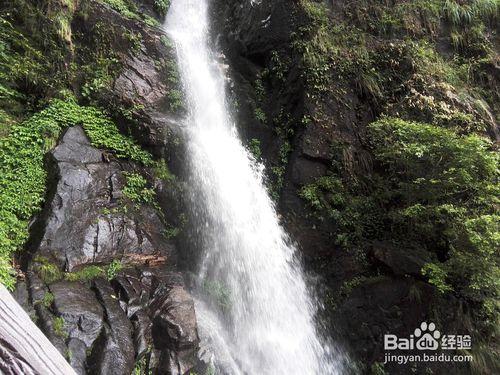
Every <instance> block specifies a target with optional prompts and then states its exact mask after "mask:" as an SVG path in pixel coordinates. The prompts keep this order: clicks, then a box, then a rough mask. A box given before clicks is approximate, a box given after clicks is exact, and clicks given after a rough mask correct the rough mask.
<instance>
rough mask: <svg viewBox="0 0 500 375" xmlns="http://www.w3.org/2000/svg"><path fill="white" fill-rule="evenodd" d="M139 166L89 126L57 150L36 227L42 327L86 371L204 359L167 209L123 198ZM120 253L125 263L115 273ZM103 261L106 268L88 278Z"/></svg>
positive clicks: (35, 277)
mask: <svg viewBox="0 0 500 375" xmlns="http://www.w3.org/2000/svg"><path fill="white" fill-rule="evenodd" d="M132 168H134V166H133V165H131V164H129V163H121V162H118V161H115V160H110V161H109V160H107V157H106V156H105V155H104V154H103V152H101V151H99V150H97V149H95V148H94V147H92V146H91V145H90V142H89V140H88V139H87V137H86V135H85V133H84V131H83V129H81V128H80V127H74V128H70V129H68V130H67V131H66V132H65V134H64V135H63V136H62V139H61V141H60V143H59V145H58V146H57V147H56V148H55V149H54V150H53V151H52V152H51V155H50V158H49V169H50V170H51V171H53V175H54V178H55V182H54V185H53V186H52V187H51V189H52V190H51V193H50V199H49V200H48V201H47V204H46V207H45V209H44V211H43V212H42V214H41V215H40V217H39V219H38V221H37V222H36V223H35V224H34V226H33V227H34V232H36V233H37V234H38V237H37V236H35V235H34V236H33V243H32V244H31V246H32V249H33V250H32V251H33V261H32V263H31V264H30V266H29V269H30V271H29V272H28V283H27V284H28V292H29V297H30V299H31V300H32V301H33V305H34V306H35V310H36V318H37V319H38V321H39V325H40V326H41V327H42V328H43V329H44V331H45V332H46V334H47V336H48V337H49V338H50V339H51V341H52V342H53V343H54V345H56V347H57V348H58V349H59V350H60V351H61V352H62V353H63V354H64V355H66V357H67V358H68V360H69V362H70V364H71V365H72V367H73V368H74V369H75V370H76V371H77V372H78V373H79V374H116V375H119V374H129V373H131V372H132V369H133V368H134V366H136V362H138V361H141V360H142V361H143V363H144V366H147V368H149V369H150V370H151V371H154V373H158V374H185V373H186V372H188V371H189V370H190V369H192V368H193V367H194V366H195V365H196V364H197V349H198V341H199V339H198V333H197V326H196V316H195V311H194V303H193V300H192V298H191V295H190V294H189V292H188V291H187V289H186V288H185V285H184V281H183V276H182V275H181V274H180V273H178V272H176V271H175V267H176V264H175V263H176V262H175V259H176V256H175V255H176V251H177V250H176V247H175V245H174V243H173V242H172V241H171V240H168V239H167V238H166V237H165V236H164V235H163V234H162V232H163V231H164V230H165V229H166V227H165V224H164V222H163V220H162V219H161V217H160V213H159V211H158V208H156V207H153V206H151V205H147V204H141V203H135V204H133V205H130V202H129V203H127V202H126V200H124V198H123V188H124V184H125V177H124V173H125V172H126V171H128V170H131V169H132ZM35 238H39V242H38V243H37V242H35ZM117 260H119V261H121V262H122V264H123V265H124V269H122V270H120V271H117V272H116V274H113V275H109V274H106V271H105V269H106V268H105V267H108V266H109V264H110V263H111V262H112V261H117ZM89 267H94V268H89ZM96 267H101V268H102V269H103V271H102V272H97V274H93V275H90V276H85V275H88V272H89V270H92V269H94V270H95V269H96ZM54 270H59V271H57V272H56V271H54ZM64 272H65V273H64ZM85 272H87V274H86V273H85ZM68 275H81V276H74V277H73V279H72V278H71V277H69V276H68ZM82 275H83V276H82ZM74 279H76V280H74ZM18 295H19V299H25V297H23V296H24V294H23V293H22V289H20V291H19V292H18ZM146 359H147V360H146ZM147 368H146V369H144V371H146V370H147Z"/></svg>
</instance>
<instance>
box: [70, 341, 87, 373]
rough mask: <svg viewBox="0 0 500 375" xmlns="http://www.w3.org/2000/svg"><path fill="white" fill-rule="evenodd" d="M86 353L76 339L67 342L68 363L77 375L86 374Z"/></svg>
mask: <svg viewBox="0 0 500 375" xmlns="http://www.w3.org/2000/svg"><path fill="white" fill-rule="evenodd" d="M87 351H88V348H87V346H86V345H85V343H84V342H83V341H81V340H79V339H77V338H70V339H69V340H68V354H69V355H68V357H69V358H68V362H69V364H70V365H71V367H73V369H74V370H75V371H76V373H77V374H78V375H84V374H86V367H85V366H86V361H87Z"/></svg>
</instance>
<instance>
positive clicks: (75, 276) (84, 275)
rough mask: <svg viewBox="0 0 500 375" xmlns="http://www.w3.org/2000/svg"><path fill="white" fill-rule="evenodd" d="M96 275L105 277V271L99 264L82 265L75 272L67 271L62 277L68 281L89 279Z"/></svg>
mask: <svg viewBox="0 0 500 375" xmlns="http://www.w3.org/2000/svg"><path fill="white" fill-rule="evenodd" d="M98 277H103V278H104V277H106V271H105V269H104V268H103V267H101V266H96V265H91V266H86V267H83V268H82V269H80V270H78V271H75V272H67V273H65V274H64V278H65V279H66V280H68V281H82V282H84V281H90V280H94V279H96V278H98Z"/></svg>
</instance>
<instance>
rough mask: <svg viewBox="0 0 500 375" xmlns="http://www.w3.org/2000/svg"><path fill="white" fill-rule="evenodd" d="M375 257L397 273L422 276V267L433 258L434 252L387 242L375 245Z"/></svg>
mask: <svg viewBox="0 0 500 375" xmlns="http://www.w3.org/2000/svg"><path fill="white" fill-rule="evenodd" d="M372 255H373V257H374V258H375V259H376V260H377V261H379V262H381V263H382V264H384V265H385V266H387V267H388V268H389V269H390V270H391V271H392V272H393V273H394V274H396V275H413V276H416V277H421V275H422V268H423V266H424V265H425V264H426V263H431V262H432V261H433V260H434V261H435V260H436V259H433V257H432V254H431V253H429V252H428V251H427V250H425V249H422V248H401V247H396V246H394V245H390V244H385V243H376V244H374V245H373V250H372Z"/></svg>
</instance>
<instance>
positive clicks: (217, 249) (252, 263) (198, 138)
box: [165, 0, 340, 375]
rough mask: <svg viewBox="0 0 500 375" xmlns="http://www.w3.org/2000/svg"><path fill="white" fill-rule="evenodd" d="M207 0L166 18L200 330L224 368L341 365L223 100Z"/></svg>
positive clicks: (278, 374) (194, 0) (316, 370)
mask: <svg viewBox="0 0 500 375" xmlns="http://www.w3.org/2000/svg"><path fill="white" fill-rule="evenodd" d="M208 2H209V0H173V1H172V4H171V6H170V9H169V13H168V16H167V20H166V23H165V30H166V32H167V33H168V34H169V35H170V36H171V38H172V39H173V41H174V43H175V46H176V49H177V54H178V62H179V69H180V73H181V79H182V83H183V86H184V89H185V92H186V101H187V108H188V115H187V118H186V127H185V128H186V129H185V132H186V140H187V148H188V154H189V158H190V160H189V175H190V176H189V189H190V192H189V194H190V196H191V201H192V205H193V207H192V210H193V212H194V216H195V220H197V221H198V223H197V224H198V226H197V228H198V230H197V233H196V237H197V240H198V241H199V242H200V244H201V247H202V249H203V258H202V259H201V260H200V269H199V276H198V277H199V287H198V289H199V294H200V296H202V295H205V297H200V298H198V300H197V302H196V310H197V317H198V320H199V329H200V336H201V338H202V341H204V343H205V344H206V345H208V346H210V347H211V350H212V352H213V355H214V362H215V366H216V369H217V372H218V373H222V374H248V375H267V374H269V375H270V374H273V375H291V374H297V375H307V374H335V373H338V372H340V365H338V363H339V362H338V360H337V359H336V354H335V352H334V350H333V349H332V347H331V345H328V344H327V343H326V342H324V341H323V340H321V339H320V338H319V336H318V334H317V331H316V327H315V323H314V316H315V313H316V306H315V302H314V300H313V298H312V297H311V296H310V295H309V292H308V289H307V287H306V283H305V280H304V274H303V272H302V270H301V266H300V263H299V262H298V261H297V260H296V259H295V252H296V249H295V248H294V246H293V245H292V244H291V242H290V240H289V238H288V236H287V234H286V233H285V232H284V230H283V228H282V227H281V226H280V223H279V219H278V216H277V214H276V211H275V208H274V204H273V202H272V200H271V199H270V198H269V195H268V193H267V191H266V189H265V187H264V183H263V170H262V167H261V166H260V165H259V164H258V163H256V162H255V160H254V159H253V157H252V156H251V155H250V153H249V152H248V151H247V149H246V148H245V147H244V145H243V144H242V142H241V140H240V139H239V137H238V133H237V130H236V127H235V124H234V123H233V121H232V118H231V115H230V111H229V108H228V106H227V104H226V94H225V73H224V71H223V69H222V68H221V64H220V63H219V61H218V59H217V53H216V51H213V50H212V49H211V48H210V38H209V17H208V6H209V4H208Z"/></svg>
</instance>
